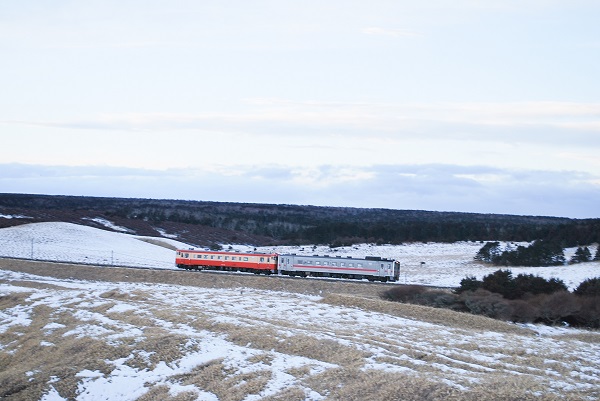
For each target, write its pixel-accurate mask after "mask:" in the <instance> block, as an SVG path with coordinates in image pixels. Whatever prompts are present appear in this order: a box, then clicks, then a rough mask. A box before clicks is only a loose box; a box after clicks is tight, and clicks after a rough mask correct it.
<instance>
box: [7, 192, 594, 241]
mask: <svg viewBox="0 0 600 401" xmlns="http://www.w3.org/2000/svg"><path fill="white" fill-rule="evenodd" d="M7 208H8V209H11V210H20V211H22V212H23V213H26V212H27V211H28V210H29V211H34V210H38V211H39V210H69V211H73V210H76V211H90V212H94V213H96V214H98V215H101V216H105V217H106V218H109V219H110V218H111V217H112V218H119V219H120V221H121V223H120V224H125V223H124V220H126V219H130V220H138V221H144V222H149V223H152V224H154V225H157V226H158V225H160V224H163V223H165V222H169V223H179V224H186V225H189V226H196V227H198V228H199V229H201V228H202V227H210V228H217V229H226V230H232V231H237V232H241V233H247V234H252V235H260V236H266V237H269V238H271V239H272V240H273V241H274V242H277V243H288V244H329V245H331V246H334V247H335V246H341V245H350V244H354V243H364V242H368V243H390V244H400V243H403V242H414V241H421V242H428V241H433V242H455V241H466V240H483V241H518V242H520V241H527V242H530V241H534V240H544V241H548V242H552V243H557V244H560V245H561V246H562V247H572V246H578V245H588V244H591V243H595V242H600V219H583V220H578V219H568V218H558V217H538V216H512V215H495V214H477V213H455V212H431V211H422V210H392V209H358V208H345V207H316V206H298V205H267V204H250V203H220V202H202V201H183V200H165V199H162V200H160V199H159V200H156V199H125V198H98V197H76V196H50V195H28V194H0V211H1V210H4V209H7ZM189 229H190V227H186V230H189Z"/></svg>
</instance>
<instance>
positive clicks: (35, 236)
mask: <svg viewBox="0 0 600 401" xmlns="http://www.w3.org/2000/svg"><path fill="white" fill-rule="evenodd" d="M143 239H146V237H139V236H133V235H128V234H123V233H115V232H110V231H105V230H100V229H97V228H93V227H87V226H81V225H77V224H71V223H58V222H57V223H32V224H26V225H22V226H16V227H8V228H3V229H1V230H0V256H5V257H17V258H30V259H38V260H53V261H67V262H78V263H93V264H110V265H125V266H140V267H153V268H162V269H169V268H175V252H174V251H172V250H169V249H167V248H164V247H161V246H157V245H152V244H149V243H147V242H144V241H142V240H143ZM160 240H161V241H162V242H164V243H169V244H171V245H174V246H175V247H187V245H186V244H183V243H181V242H178V241H174V240H171V239H162V238H161V239H160Z"/></svg>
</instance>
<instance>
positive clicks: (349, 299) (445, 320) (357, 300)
mask: <svg viewBox="0 0 600 401" xmlns="http://www.w3.org/2000/svg"><path fill="white" fill-rule="evenodd" d="M321 302H323V303H327V304H329V305H336V306H346V307H354V308H359V309H363V310H368V311H374V312H380V313H385V314H387V315H392V316H398V317H403V318H406V319H412V320H418V321H422V322H429V323H434V324H442V325H444V326H451V327H456V328H461V329H467V330H482V331H495V332H500V333H518V334H523V333H524V332H526V331H528V330H527V329H523V328H520V327H518V326H515V325H513V324H509V323H506V322H502V321H499V320H495V319H491V318H488V317H485V316H478V315H471V314H468V313H462V312H455V311H452V310H448V309H440V308H432V307H430V306H422V305H412V304H404V303H399V302H392V301H384V300H380V299H368V298H362V297H356V296H351V295H343V294H328V295H326V296H325V297H324V298H323V300H322V301H321Z"/></svg>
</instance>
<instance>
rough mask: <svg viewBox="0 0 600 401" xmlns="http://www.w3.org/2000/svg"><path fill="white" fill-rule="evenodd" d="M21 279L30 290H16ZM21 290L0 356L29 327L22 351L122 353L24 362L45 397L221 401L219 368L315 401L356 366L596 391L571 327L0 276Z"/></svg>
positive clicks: (315, 300) (583, 344)
mask: <svg viewBox="0 0 600 401" xmlns="http://www.w3.org/2000/svg"><path fill="white" fill-rule="evenodd" d="M13 281H14V284H11V283H12V282H13ZM2 282H3V283H2ZM25 282H30V283H37V284H36V285H34V286H31V285H28V286H26V287H24V286H20V285H22V283H25ZM17 293H19V294H25V296H24V297H23V298H22V299H23V300H22V301H20V304H18V305H16V306H14V307H10V308H7V309H5V310H2V311H0V322H1V326H0V327H1V328H0V334H1V333H6V334H10V335H12V336H13V337H6V335H5V337H4V338H5V339H9V340H8V341H6V342H4V343H1V342H0V352H7V353H10V354H12V355H15V360H17V358H18V357H20V354H19V352H21V353H23V352H25V351H24V350H22V349H21V348H20V347H21V345H19V344H20V339H21V338H25V337H23V333H25V332H27V333H28V334H27V337H26V338H27V339H28V340H27V341H28V342H27V344H28V345H29V346H31V344H32V341H33V340H31V338H37V341H39V347H38V348H41V349H47V350H49V351H51V352H55V353H60V352H62V350H63V349H66V350H69V349H71V348H74V347H75V349H81V347H78V346H76V345H72V343H75V344H77V342H78V341H81V342H84V341H87V342H85V344H86V346H87V347H92V346H93V347H94V348H93V349H104V351H103V352H105V353H107V352H108V353H110V352H111V351H110V350H111V349H115V350H119V351H120V352H121V354H119V355H116V354H115V355H114V356H110V355H107V354H100V355H98V356H96V358H95V359H93V360H91V361H87V362H85V361H82V360H81V359H83V360H84V359H85V358H81V359H76V360H74V361H73V362H72V364H71V365H70V366H69V370H67V371H64V370H63V372H64V373H62V374H61V375H60V377H58V376H57V375H56V373H55V371H54V370H51V371H45V370H44V369H51V368H50V366H53V365H51V364H50V363H49V362H46V361H43V360H41V361H39V362H38V361H36V360H32V359H27V362H26V364H25V365H24V366H21V367H20V369H22V370H23V375H27V377H28V379H27V380H29V381H34V382H36V381H37V382H40V381H41V382H42V385H43V388H44V390H43V396H42V398H41V401H62V400H65V399H66V397H67V396H65V391H66V390H64V389H65V388H68V385H67V384H66V383H67V382H69V383H71V388H73V386H74V384H73V383H76V388H77V391H76V393H77V394H76V397H74V396H73V395H71V397H74V399H76V400H78V401H95V400H116V399H118V400H132V401H133V400H136V399H138V397H140V396H142V395H143V394H144V393H146V392H148V391H150V390H151V389H152V390H153V391H154V390H157V389H159V388H163V389H165V388H166V389H168V392H169V394H170V395H171V396H175V395H176V394H179V393H182V392H188V393H193V394H195V396H194V398H191V399H197V400H203V401H218V400H219V399H223V398H220V397H218V394H217V393H218V392H219V387H218V386H216V385H215V384H214V383H213V382H211V381H208V379H207V377H206V375H202V372H203V370H205V369H214V370H215V372H214V374H213V376H216V377H217V379H218V377H219V374H220V373H219V372H226V374H227V376H226V377H224V378H223V379H222V380H227V381H228V384H227V385H229V386H230V389H231V391H233V389H235V388H242V387H243V386H244V385H248V383H258V384H260V385H258V384H257V385H256V387H255V388H252V386H249V387H248V388H245V389H244V391H247V392H248V394H247V395H246V396H245V397H244V398H243V399H244V400H245V401H255V400H260V399H263V398H265V397H268V396H272V395H275V394H278V393H280V392H282V391H291V389H294V390H295V391H300V392H301V393H302V394H304V399H305V400H315V401H316V400H324V399H329V398H327V395H328V394H329V395H331V392H334V391H342V390H340V388H342V387H343V386H351V385H352V383H348V382H344V380H343V379H342V377H345V375H347V374H349V372H351V371H352V369H355V368H352V366H355V367H356V365H357V364H358V367H359V368H360V371H362V372H363V374H364V375H365V377H371V378H372V377H374V376H375V377H377V376H376V375H377V374H387V375H392V376H385V379H386V380H393V381H392V382H391V383H388V385H393V383H396V386H404V385H405V384H400V383H402V381H407V380H408V381H413V380H424V379H426V380H431V381H434V382H437V383H440V385H443V386H446V385H447V386H448V388H449V389H452V390H455V391H468V390H469V389H475V390H477V389H479V391H487V390H486V388H487V384H486V383H498V382H506V383H507V388H510V389H511V390H510V391H517V390H518V391H525V392H528V391H532V392H533V391H536V392H538V395H539V394H548V393H550V394H555V395H560V394H564V392H565V391H583V392H587V393H586V394H588V395H587V397H584V398H581V399H592V398H593V397H595V396H596V395H597V394H598V393H597V391H596V390H594V389H597V388H598V386H600V368H599V367H600V348H599V344H600V342H598V335H597V334H594V333H589V334H587V335H588V336H595V337H594V338H593V339H592V338H591V337H590V339H589V340H585V341H581V340H580V339H579V338H576V337H571V336H576V335H577V334H576V333H577V332H578V331H577V330H573V329H564V328H563V329H557V328H541V330H539V331H538V332H537V333H536V332H535V330H537V329H536V327H535V326H530V327H523V328H520V327H518V326H512V327H511V326H510V325H508V324H506V329H501V330H497V328H494V327H492V328H491V329H490V331H487V330H477V329H473V330H472V329H470V328H463V327H455V326H452V325H449V326H446V325H443V324H438V323H429V322H426V321H419V320H416V319H410V318H402V317H398V316H393V315H388V314H384V313H378V312H372V311H368V310H363V309H359V308H355V307H348V306H343V305H340V306H337V305H332V304H327V303H324V302H322V298H321V297H314V296H305V295H300V294H289V293H285V294H283V293H278V292H275V291H264V290H253V289H243V290H241V289H209V288H197V287H185V286H173V285H157V284H140V283H106V282H89V281H79V280H59V279H52V278H47V277H39V276H35V275H30V274H24V273H16V272H12V271H2V270H0V295H10V294H17ZM40 311H41V312H40ZM132 322H133V323H134V324H132ZM498 324H502V325H503V323H498ZM9 329H10V330H11V331H10V332H7V331H8V330H9ZM532 329H533V331H532ZM28 330H29V332H28ZM156 338H158V339H159V341H158V343H157V340H156ZM86 339H93V341H94V342H103V343H104V344H107V345H108V346H109V347H105V348H102V347H101V346H99V345H92V344H90V341H91V340H86ZM169 339H173V340H174V343H173V342H170V340H169ZM95 344H97V343H95ZM153 344H154V345H153ZM34 345H35V344H34ZM156 346H158V347H159V348H154V347H156ZM23 347H25V345H23ZM169 347H170V348H172V349H171V351H172V354H171V353H169V352H168V349H170V348H169ZM36 352H37V355H38V358H42V357H43V353H41V351H40V350H39V349H38V351H36ZM67 352H68V351H67ZM95 352H100V351H95ZM123 352H125V353H126V354H125V355H123ZM98 358H99V359H100V361H99V362H94V361H96V360H97V359H98ZM55 363H56V362H55ZM70 363H71V362H70ZM95 363H99V366H96V365H95ZM44 364H46V365H49V366H46V367H45V368H44V366H45V365H44ZM55 369H60V366H56V367H55ZM329 371H332V372H334V373H330V375H334V376H336V377H337V380H340V384H334V385H331V384H329V387H327V385H326V384H322V385H321V384H320V383H321V382H322V380H324V377H328V379H327V380H326V381H325V382H327V381H329V380H332V378H331V377H330V376H327V375H328V372H329ZM69 372H70V373H69ZM378 372H379V373H378ZM194 375H196V376H194ZM320 375H325V376H320ZM338 376H339V377H338ZM15 377H16V376H15ZM194 377H197V378H196V379H194ZM380 379H381V378H380ZM380 379H378V380H380ZM21 380H25V379H24V378H22V379H21ZM61 381H63V382H64V386H63V387H60V385H61V384H63V383H61ZM513 387H514V388H516V390H515V389H514V388H513ZM61 388H62V389H63V390H62V391H63V393H62V395H61V394H60V392H59V391H58V390H59V389H61ZM211 389H213V390H211ZM153 399H158V398H153ZM185 399H190V398H185ZM227 399H230V398H227ZM239 399H242V398H239ZM277 399H284V398H281V396H280V398H277ZM295 399H298V398H295ZM331 399H344V397H341V396H337V397H336V396H333V397H332V398H331ZM353 399H357V398H353ZM470 399H473V398H470ZM475 399H477V397H475ZM511 399H516V398H511Z"/></svg>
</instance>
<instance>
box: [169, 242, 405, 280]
mask: <svg viewBox="0 0 600 401" xmlns="http://www.w3.org/2000/svg"><path fill="white" fill-rule="evenodd" d="M175 264H176V265H177V267H178V268H181V269H185V270H221V271H239V272H248V273H255V274H277V275H281V276H298V277H333V278H346V279H356V280H363V279H367V280H369V281H381V282H384V283H385V282H388V281H390V282H394V281H398V278H399V277H400V262H399V261H398V260H394V259H387V258H381V257H378V256H367V257H365V258H355V257H351V256H347V257H341V256H328V255H324V256H319V255H312V256H307V255H296V254H278V253H251V252H249V253H243V252H226V251H204V250H194V249H187V250H185V249H178V250H177V253H176V256H175Z"/></svg>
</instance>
